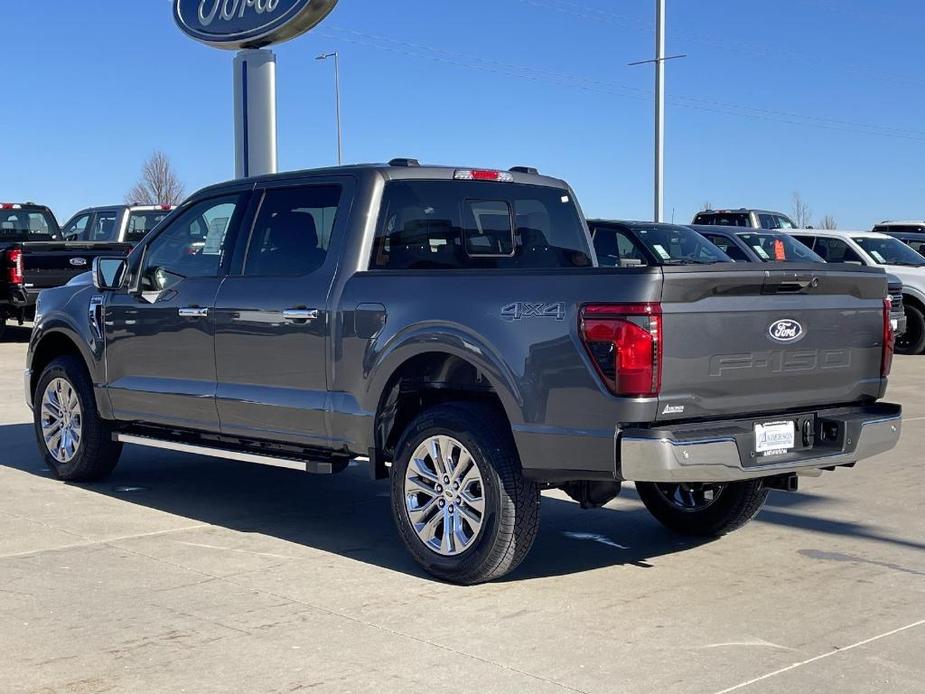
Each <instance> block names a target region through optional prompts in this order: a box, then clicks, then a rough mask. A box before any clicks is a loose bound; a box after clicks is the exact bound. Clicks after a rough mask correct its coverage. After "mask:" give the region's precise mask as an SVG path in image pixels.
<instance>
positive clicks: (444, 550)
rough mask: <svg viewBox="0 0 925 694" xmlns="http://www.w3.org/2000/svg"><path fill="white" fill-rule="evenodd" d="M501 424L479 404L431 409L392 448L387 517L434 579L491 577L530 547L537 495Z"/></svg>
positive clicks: (536, 520)
mask: <svg viewBox="0 0 925 694" xmlns="http://www.w3.org/2000/svg"><path fill="white" fill-rule="evenodd" d="M502 422H503V423H504V424H505V425H506V424H507V422H506V420H505V419H504V417H503V416H500V417H499V416H498V413H497V412H496V411H495V410H494V409H493V408H491V407H488V406H485V405H481V404H474V403H452V404H446V405H439V406H437V407H433V408H431V409H428V410H426V411H425V412H423V413H422V414H421V415H419V416H418V417H417V418H416V419H415V420H414V421H412V422H411V424H410V425H409V426H408V428H407V429H406V431H405V433H404V435H403V436H402V438H401V441H400V442H399V444H398V446H397V447H396V451H397V455H396V459H395V462H394V464H393V466H392V471H391V482H390V484H391V497H392V516H393V518H394V520H395V525H396V527H397V528H398V533H399V535H400V536H401V539H402V541H403V542H404V544H405V546H406V547H407V548H408V551H409V552H410V553H411V555H412V556H413V557H414V559H415V561H417V563H418V564H420V565H421V566H422V567H423V568H424V570H425V571H427V572H428V573H430V574H432V575H433V576H436V577H437V578H440V579H443V580H445V581H450V582H452V583H459V584H463V585H470V584H474V583H481V582H483V581H489V580H492V579H495V578H499V577H500V576H503V575H504V574H506V573H508V572H510V571H512V570H513V569H514V568H516V567H517V566H518V565H519V564H520V562H521V561H523V559H524V557H525V556H526V555H527V552H528V551H529V550H530V547H531V546H532V545H533V540H534V538H535V537H536V532H537V528H538V526H539V504H540V493H539V488H538V487H537V486H536V484H534V483H532V482H530V481H528V480H526V479H525V478H524V477H523V475H522V474H521V470H520V463H519V459H518V457H517V451H516V449H515V446H514V440H513V437H512V435H511V431H510V429H509V428H508V427H507V426H499V425H501V423H502Z"/></svg>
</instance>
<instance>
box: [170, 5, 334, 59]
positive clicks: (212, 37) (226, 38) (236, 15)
mask: <svg viewBox="0 0 925 694" xmlns="http://www.w3.org/2000/svg"><path fill="white" fill-rule="evenodd" d="M336 4H337V0H174V12H173V14H174V19H175V20H176V22H177V25H178V26H179V27H180V29H181V31H183V33H185V34H187V35H188V36H191V37H192V38H194V39H196V40H197V41H202V42H203V43H207V44H209V45H210V46H215V47H217V48H228V49H232V50H236V49H239V48H261V47H263V46H269V45H270V44H274V43H280V42H281V41H288V40H289V39H292V38H295V37H296V36H298V35H300V34H304V33H305V32H306V31H308V30H309V29H311V28H312V27H314V26H315V25H316V24H318V23H319V22H320V21H321V20H322V19H324V18H325V17H327V15H328V13H329V12H330V11H331V10H333V9H334V6H335V5H336Z"/></svg>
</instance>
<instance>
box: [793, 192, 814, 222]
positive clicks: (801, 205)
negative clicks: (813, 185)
mask: <svg viewBox="0 0 925 694" xmlns="http://www.w3.org/2000/svg"><path fill="white" fill-rule="evenodd" d="M793 221H794V223H795V224H796V225H797V227H798V228H800V229H805V228H807V227H808V226H810V225H811V224H812V223H813V211H812V209H810V207H809V205H808V204H807V203H806V201H805V200H804V199H803V196H802V195H800V192H799V191H794V192H793Z"/></svg>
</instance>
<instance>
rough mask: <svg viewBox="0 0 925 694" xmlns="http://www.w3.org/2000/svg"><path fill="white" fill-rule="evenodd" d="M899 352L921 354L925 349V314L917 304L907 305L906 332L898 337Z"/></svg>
mask: <svg viewBox="0 0 925 694" xmlns="http://www.w3.org/2000/svg"><path fill="white" fill-rule="evenodd" d="M896 351H897V352H898V353H899V354H921V353H922V352H923V351H925V314H923V313H922V311H920V310H919V309H918V307H916V306H912V305H907V306H906V332H904V333H903V334H902V335H900V336H899V337H897V338H896Z"/></svg>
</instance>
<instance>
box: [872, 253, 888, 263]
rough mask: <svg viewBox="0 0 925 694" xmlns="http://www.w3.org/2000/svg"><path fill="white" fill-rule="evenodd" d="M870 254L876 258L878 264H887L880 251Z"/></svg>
mask: <svg viewBox="0 0 925 694" xmlns="http://www.w3.org/2000/svg"><path fill="white" fill-rule="evenodd" d="M870 254H871V255H872V256H874V260H876V261H877V262H878V263H886V260H885V259H884V258H883V256H882V255H880V253H879V252H878V251H871V252H870Z"/></svg>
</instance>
